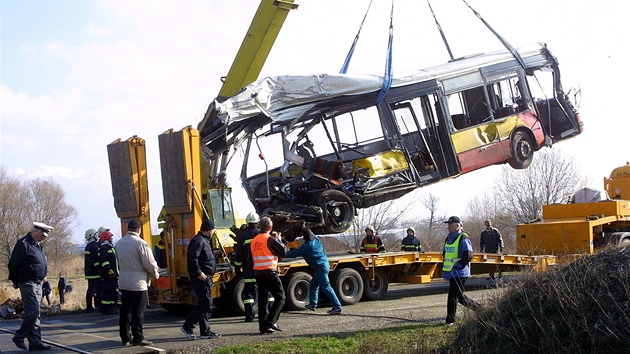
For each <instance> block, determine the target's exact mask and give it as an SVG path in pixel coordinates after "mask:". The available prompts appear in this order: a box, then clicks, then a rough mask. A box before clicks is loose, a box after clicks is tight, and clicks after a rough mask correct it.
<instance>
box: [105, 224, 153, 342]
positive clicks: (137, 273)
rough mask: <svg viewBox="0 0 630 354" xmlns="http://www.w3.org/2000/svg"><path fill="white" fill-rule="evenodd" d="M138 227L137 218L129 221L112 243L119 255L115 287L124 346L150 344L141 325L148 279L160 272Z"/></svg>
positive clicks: (145, 308) (145, 306) (121, 337)
mask: <svg viewBox="0 0 630 354" xmlns="http://www.w3.org/2000/svg"><path fill="white" fill-rule="evenodd" d="M141 229H142V225H141V224H140V222H139V221H138V220H131V221H129V222H128V223H127V234H126V235H125V236H124V237H123V238H121V239H120V240H119V241H118V242H117V243H116V246H115V247H114V248H115V250H116V255H117V257H118V269H119V274H118V276H119V278H118V288H119V289H120V292H121V294H122V299H121V304H120V320H119V327H120V339H122V344H123V345H124V346H131V345H151V344H153V343H152V342H150V341H148V340H146V339H145V338H144V333H143V331H142V327H143V325H144V314H145V312H146V310H147V304H148V301H149V297H148V293H147V290H148V288H149V282H150V280H149V279H150V278H154V279H157V278H159V277H160V274H159V272H158V270H159V269H158V265H157V263H156V262H155V259H154V258H153V254H152V253H151V248H150V247H149V244H148V243H147V242H146V241H145V240H143V239H142V238H140V231H141Z"/></svg>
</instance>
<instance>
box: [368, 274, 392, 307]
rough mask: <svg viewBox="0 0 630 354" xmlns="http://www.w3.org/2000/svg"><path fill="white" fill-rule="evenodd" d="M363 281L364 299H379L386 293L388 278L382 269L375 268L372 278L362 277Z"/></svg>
mask: <svg viewBox="0 0 630 354" xmlns="http://www.w3.org/2000/svg"><path fill="white" fill-rule="evenodd" d="M363 283H364V284H363V299H364V300H368V301H375V300H380V299H382V298H384V297H385V294H387V288H388V286H389V279H387V272H386V271H385V270H384V269H380V268H379V269H376V270H375V272H374V280H370V279H364V281H363Z"/></svg>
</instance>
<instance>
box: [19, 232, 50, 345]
mask: <svg viewBox="0 0 630 354" xmlns="http://www.w3.org/2000/svg"><path fill="white" fill-rule="evenodd" d="M52 230H53V228H52V226H48V225H46V224H44V223H41V222H34V223H33V228H32V229H31V231H30V232H29V233H28V234H26V236H24V237H22V238H21V239H19V240H18V241H17V243H16V244H15V246H14V247H13V251H12V252H11V258H10V259H9V264H8V267H9V280H11V282H12V283H13V288H15V289H18V288H19V289H20V295H21V297H22V304H23V306H24V317H22V324H21V325H20V328H19V329H18V330H17V331H15V335H14V336H13V338H12V340H13V343H14V344H15V346H16V347H18V348H20V349H22V350H26V349H27V348H26V344H25V343H24V339H27V340H28V343H29V347H28V349H29V350H32V351H34V350H49V349H50V346H49V345H44V343H42V334H41V328H40V314H39V311H40V306H41V302H42V285H41V283H42V281H43V280H44V278H45V277H46V273H47V272H48V261H47V260H46V254H45V253H44V246H43V245H42V241H43V240H45V239H46V237H48V233H49V232H50V231H52Z"/></svg>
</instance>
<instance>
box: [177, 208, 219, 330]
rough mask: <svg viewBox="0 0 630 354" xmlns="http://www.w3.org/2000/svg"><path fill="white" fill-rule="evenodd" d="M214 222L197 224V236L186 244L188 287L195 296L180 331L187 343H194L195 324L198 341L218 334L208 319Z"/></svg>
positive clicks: (210, 313) (209, 313) (212, 271)
mask: <svg viewBox="0 0 630 354" xmlns="http://www.w3.org/2000/svg"><path fill="white" fill-rule="evenodd" d="M214 228H215V226H214V222H213V221H212V220H210V219H205V220H203V221H202V222H201V227H200V228H199V232H198V233H197V234H196V235H195V237H193V238H192V239H191V240H190V244H188V253H187V254H186V261H187V267H188V274H189V275H190V283H191V285H192V288H193V290H194V291H195V294H196V295H197V306H195V308H193V309H192V311H190V314H189V315H188V317H187V318H186V321H184V324H183V325H182V326H181V327H180V330H181V331H182V332H183V333H184V335H185V336H186V337H188V338H189V339H197V336H195V334H194V333H193V330H194V329H195V325H196V324H199V332H200V333H199V338H200V339H211V338H219V337H221V335H220V334H218V333H216V332H212V331H211V330H210V316H211V315H212V277H213V276H214V273H215V272H216V270H217V263H216V259H215V258H214V250H213V249H212V240H211V239H210V238H211V237H212V233H213V232H214Z"/></svg>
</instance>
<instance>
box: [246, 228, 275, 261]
mask: <svg viewBox="0 0 630 354" xmlns="http://www.w3.org/2000/svg"><path fill="white" fill-rule="evenodd" d="M268 240H269V233H260V234H258V235H257V236H256V237H254V238H253V239H252V242H251V243H250V244H249V246H250V249H251V251H252V259H253V261H254V270H276V269H278V256H276V255H275V254H273V253H272V252H271V250H270V249H269V247H267V241H268Z"/></svg>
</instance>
